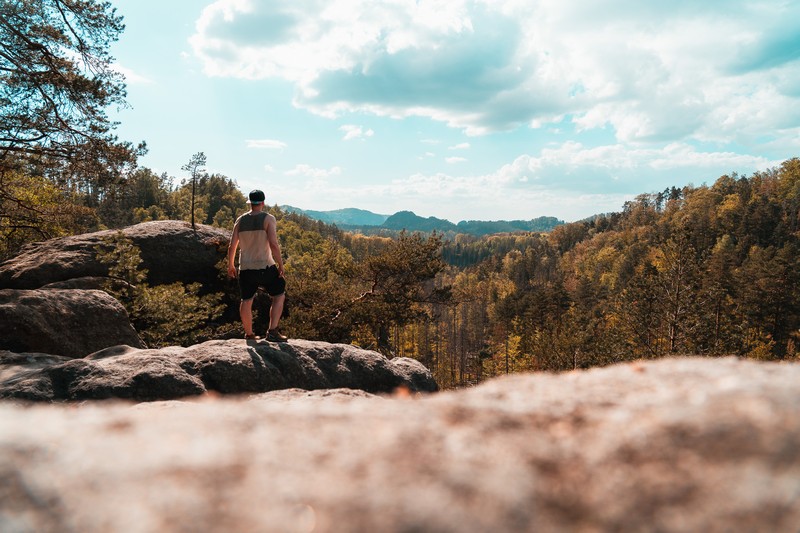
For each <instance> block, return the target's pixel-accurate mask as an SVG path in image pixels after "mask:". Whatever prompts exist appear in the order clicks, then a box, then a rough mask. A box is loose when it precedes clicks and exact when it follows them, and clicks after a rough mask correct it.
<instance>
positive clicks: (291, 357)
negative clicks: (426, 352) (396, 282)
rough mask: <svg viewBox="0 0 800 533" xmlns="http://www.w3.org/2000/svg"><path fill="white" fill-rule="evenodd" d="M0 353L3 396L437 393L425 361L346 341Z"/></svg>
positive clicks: (149, 397)
mask: <svg viewBox="0 0 800 533" xmlns="http://www.w3.org/2000/svg"><path fill="white" fill-rule="evenodd" d="M6 357H7V358H8V361H9V363H8V364H6V363H5V362H4V360H3V355H2V353H0V368H2V367H3V366H8V365H13V368H14V369H15V371H16V373H13V372H12V371H11V370H5V371H3V372H0V375H5V379H4V380H3V382H2V383H0V398H18V399H24V400H32V401H58V400H97V399H107V398H125V399H131V400H137V401H152V400H166V399H173V398H181V397H184V396H192V395H198V394H203V393H205V392H208V391H215V392H218V393H223V394H242V393H255V392H264V391H271V390H279V389H288V388H301V389H308V390H313V389H335V388H348V389H360V390H364V391H367V392H372V393H376V392H391V391H393V390H395V389H397V388H400V387H402V388H404V389H407V390H409V391H425V392H432V391H435V390H436V388H437V387H436V382H435V381H434V380H433V378H432V377H431V374H430V372H429V371H428V370H427V369H426V368H425V367H424V366H422V364H421V363H419V362H418V361H415V360H413V359H408V358H396V359H391V360H389V359H386V358H385V357H384V356H383V355H381V354H379V353H377V352H373V351H369V350H363V349H360V348H356V347H355V346H350V345H346V344H329V343H326V342H315V341H304V340H291V341H289V342H288V343H279V344H278V343H269V342H263V341H262V342H252V341H245V340H243V339H228V340H216V341H208V342H205V343H203V344H198V345H195V346H190V347H188V348H181V347H178V346H172V347H167V348H161V349H151V350H147V349H137V348H132V347H130V346H114V347H110V348H106V349H104V350H101V351H98V352H96V353H93V354H91V355H89V356H87V357H86V358H83V359H74V360H67V361H63V360H53V361H52V364H49V365H45V364H43V363H42V361H41V360H32V364H33V365H34V367H33V368H25V366H24V359H23V358H21V356H20V355H16V354H9V353H6Z"/></svg>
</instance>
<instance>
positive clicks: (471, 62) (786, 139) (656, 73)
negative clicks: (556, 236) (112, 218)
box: [112, 0, 800, 222]
mask: <svg viewBox="0 0 800 533" xmlns="http://www.w3.org/2000/svg"><path fill="white" fill-rule="evenodd" d="M112 4H113V5H114V6H115V7H116V8H117V10H118V13H119V14H122V15H123V16H124V17H125V23H126V26H127V27H126V30H125V32H124V33H123V35H122V37H121V39H120V41H119V42H117V43H115V45H114V46H113V48H112V53H113V55H114V56H115V57H116V59H117V67H118V69H119V70H120V71H121V72H123V73H124V74H125V75H126V78H127V84H128V101H129V103H130V104H131V108H130V109H126V110H123V111H122V112H120V113H119V114H117V115H115V118H116V119H117V120H119V121H120V122H121V125H120V127H119V128H118V134H119V135H120V137H121V138H123V139H125V140H129V141H133V142H138V141H140V140H144V141H146V142H147V143H148V146H149V149H150V152H149V154H148V155H147V156H146V157H144V158H143V159H142V160H141V161H140V163H141V164H142V165H143V166H146V167H149V168H151V169H153V170H154V171H156V172H158V173H161V172H167V173H168V174H170V175H172V176H175V177H176V179H177V180H180V179H181V178H185V177H186V173H185V172H183V171H181V170H180V168H181V166H182V165H184V164H185V163H187V162H188V161H189V159H190V157H191V156H192V154H194V153H196V152H200V151H202V152H205V154H206V156H207V158H208V163H207V170H208V171H210V172H218V173H221V174H224V175H226V176H228V177H230V178H232V179H234V180H236V182H237V183H238V184H239V186H240V188H241V189H242V191H243V192H245V193H247V192H248V191H249V190H250V189H252V188H261V189H263V190H264V191H265V192H266V194H267V201H268V202H269V203H270V204H276V203H277V204H289V205H294V206H297V207H301V208H305V209H320V210H331V209H339V208H344V207H359V208H362V209H368V210H371V211H374V212H377V213H383V214H392V213H394V212H396V211H400V210H411V211H414V212H416V213H417V214H419V215H422V216H437V217H440V218H447V219H450V220H452V221H453V222H458V221H460V220H497V219H531V218H535V217H538V216H556V217H558V218H560V219H563V220H566V221H573V220H578V219H581V218H584V217H587V216H590V215H592V214H596V213H601V212H609V211H618V210H620V209H621V207H622V205H623V203H624V202H625V201H626V200H628V199H630V198H632V197H634V196H636V195H637V194H640V193H645V192H657V191H660V190H663V189H664V188H666V187H669V186H673V185H674V186H683V185H686V184H690V183H691V184H694V185H700V184H702V183H708V184H711V183H713V182H714V180H716V178H718V177H719V176H721V175H722V174H726V173H731V172H737V173H739V174H740V175H749V174H751V173H752V172H754V171H757V170H765V169H768V168H772V167H775V166H777V165H779V164H780V163H781V162H782V161H784V160H785V159H788V158H791V157H797V156H800V2H798V1H797V0H788V1H781V0H754V1H736V0H730V1H728V0H725V1H723V0H706V1H702V2H701V1H697V0H673V1H671V2H645V1H642V0H609V1H606V2H592V1H589V0H583V1H581V0H506V1H503V0H435V1H432V0H416V1H414V0H217V1H215V2H214V1H211V0H174V1H170V2H168V3H165V2H155V1H153V0H112ZM167 5H168V6H169V7H168V8H166V7H165V6H167Z"/></svg>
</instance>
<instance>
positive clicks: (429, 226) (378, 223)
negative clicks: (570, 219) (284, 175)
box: [281, 206, 564, 236]
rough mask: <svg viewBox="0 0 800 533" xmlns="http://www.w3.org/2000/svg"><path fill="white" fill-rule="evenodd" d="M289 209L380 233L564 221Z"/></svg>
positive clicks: (530, 226) (521, 227) (490, 229)
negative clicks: (451, 218) (453, 218)
mask: <svg viewBox="0 0 800 533" xmlns="http://www.w3.org/2000/svg"><path fill="white" fill-rule="evenodd" d="M281 209H283V210H285V211H288V212H290V213H298V214H301V215H305V216H307V217H309V218H313V219H314V220H319V221H322V222H325V223H327V224H336V225H337V226H339V227H340V228H341V229H343V230H353V231H361V232H364V233H380V232H383V231H387V232H393V231H401V230H406V231H411V232H414V231H420V232H426V233H430V232H433V231H435V232H438V233H466V234H469V235H476V236H482V235H491V234H494V233H515V232H528V231H541V232H547V231H551V230H552V229H553V228H555V227H556V226H559V225H561V224H564V221H563V220H559V219H557V218H555V217H538V218H535V219H532V220H495V221H482V220H462V221H461V222H459V223H458V224H453V223H452V222H450V221H449V220H445V219H442V218H436V217H428V218H424V217H421V216H419V215H417V214H415V213H414V212H412V211H398V212H397V213H395V214H393V215H379V214H376V213H373V212H371V211H367V210H364V209H356V208H352V207H351V208H347V209H337V210H335V211H313V210H305V209H300V208H298V207H292V206H281Z"/></svg>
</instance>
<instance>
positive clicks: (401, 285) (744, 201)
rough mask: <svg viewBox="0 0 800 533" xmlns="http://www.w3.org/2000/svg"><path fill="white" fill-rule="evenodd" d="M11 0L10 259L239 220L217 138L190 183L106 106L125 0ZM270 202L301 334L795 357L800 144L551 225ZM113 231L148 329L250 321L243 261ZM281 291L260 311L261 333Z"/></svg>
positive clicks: (542, 360)
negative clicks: (450, 231) (134, 231)
mask: <svg viewBox="0 0 800 533" xmlns="http://www.w3.org/2000/svg"><path fill="white" fill-rule="evenodd" d="M0 15H2V16H0V21H1V22H2V23H1V24H0V73H1V74H0V102H2V105H1V106H0V260H3V259H6V258H9V257H12V256H14V255H15V254H16V253H17V252H18V251H19V250H20V248H21V247H22V246H23V245H24V244H26V243H29V242H33V241H43V240H47V239H50V238H54V237H59V236H64V235H72V234H79V233H85V232H90V231H94V230H98V229H103V228H122V227H126V226H129V225H132V224H135V223H138V222H143V221H147V220H159V219H173V220H185V221H188V222H191V224H192V225H193V226H194V225H195V224H209V225H214V226H219V227H223V228H226V229H231V228H232V226H233V223H234V220H235V219H236V216H237V215H238V214H241V213H242V212H244V211H245V210H246V203H245V198H244V196H243V195H242V193H241V191H240V190H239V188H238V186H237V184H236V182H235V181H233V180H232V179H230V178H228V177H226V176H223V175H219V174H213V175H208V174H207V173H206V172H205V171H204V165H205V162H206V161H205V159H206V158H205V155H204V154H203V153H202V152H199V153H197V154H195V155H194V156H192V158H191V159H190V161H189V162H188V163H187V164H186V165H184V166H183V168H182V169H183V170H184V171H185V172H187V175H188V176H189V178H188V179H186V180H184V181H182V182H180V183H179V184H175V183H174V181H175V180H174V178H171V177H169V176H167V175H164V174H162V175H160V176H159V175H156V174H155V173H153V172H152V171H151V170H149V169H147V168H142V167H140V166H139V165H138V163H137V158H138V156H140V155H142V154H144V153H146V150H147V147H146V145H145V144H144V143H140V144H138V145H136V146H134V145H133V144H132V143H130V142H127V141H120V140H119V139H118V138H117V136H116V135H115V134H114V129H115V128H116V126H117V123H115V122H113V121H112V120H110V119H109V116H108V114H107V112H106V110H107V109H109V108H112V107H114V106H116V107H118V108H124V107H125V106H126V105H127V103H126V101H125V96H126V86H125V79H124V76H122V75H121V74H120V73H119V72H117V71H116V70H115V69H114V58H113V57H112V56H111V55H110V53H109V47H110V45H111V44H112V43H113V42H115V41H116V40H117V39H118V38H119V35H120V34H121V32H122V31H123V30H124V24H123V20H122V17H121V16H120V15H119V14H118V13H117V12H116V10H115V9H114V8H113V7H112V6H111V5H110V4H109V3H94V2H64V1H62V0H40V1H38V2H5V3H0ZM262 188H263V189H264V190H265V191H266V193H267V199H268V201H269V200H270V196H269V195H270V187H269V183H265V184H263V187H262ZM276 200H279V199H276ZM271 211H272V213H273V214H274V215H275V216H276V217H277V218H278V234H279V238H280V241H281V246H282V248H283V254H284V256H285V263H286V277H287V282H288V287H289V289H288V301H289V308H290V315H289V316H288V317H286V319H285V320H284V321H283V322H282V325H283V327H284V330H285V332H286V333H287V334H288V335H289V336H290V337H294V338H307V339H320V340H326V341H329V342H346V343H354V344H357V345H360V346H363V347H368V348H373V349H376V350H379V351H381V352H383V353H386V354H389V355H397V356H411V357H415V358H417V359H419V360H421V361H422V362H423V363H424V364H425V365H426V366H427V367H428V368H430V369H431V371H432V372H433V374H434V377H435V378H436V380H437V382H438V383H439V385H440V387H442V388H448V387H459V386H465V385H469V384H473V383H476V382H478V381H480V380H482V379H486V378H489V377H491V376H495V375H498V374H504V373H510V372H519V371H526V370H549V371H558V370H567V369H574V368H587V367H591V366H595V365H605V364H609V363H613V362H618V361H626V360H632V359H639V358H656V357H664V356H669V355H673V354H692V355H698V356H719V355H728V354H731V355H739V356H746V357H754V358H758V359H779V360H781V359H790V358H797V353H798V343H800V253H798V252H799V251H800V242H798V241H800V227H798V226H800V160H798V159H797V158H794V159H789V160H787V161H785V162H784V163H783V164H782V165H780V167H778V168H773V169H771V170H768V171H764V172H758V173H755V174H753V175H752V176H749V177H745V176H737V175H735V174H734V175H730V176H722V177H720V178H719V179H717V180H716V181H715V183H714V184H713V185H711V186H706V185H702V186H699V187H694V186H691V185H689V186H685V187H682V188H675V187H672V188H669V189H667V190H664V191H662V192H656V193H648V194H642V195H640V196H638V197H637V198H635V199H634V200H633V201H630V202H627V203H626V204H625V205H624V207H623V210H622V211H621V212H619V213H611V214H600V215H597V216H595V217H593V218H592V219H591V220H586V221H580V222H573V223H570V224H564V225H561V226H557V227H556V228H555V229H553V230H552V231H550V232H549V233H546V234H545V233H535V232H529V233H514V234H503V235H490V236H484V237H471V236H466V235H455V236H453V237H450V236H449V235H448V238H447V239H445V238H444V236H443V235H440V234H425V235H423V234H407V233H402V232H401V233H397V234H387V235H378V236H365V235H361V234H356V233H347V232H344V231H341V230H340V229H339V228H336V227H334V226H329V225H326V224H323V223H320V222H316V221H313V220H311V219H309V218H306V217H303V216H300V215H296V214H290V213H284V212H281V210H280V209H278V208H273V209H272V210H271ZM98 248H99V249H98V250H97V253H98V257H99V259H100V260H101V261H103V262H105V263H107V264H108V265H109V274H110V279H115V280H116V282H117V283H116V284H110V285H109V287H108V291H109V292H110V293H111V294H113V295H115V296H116V297H117V298H119V299H120V301H121V302H122V303H123V304H124V305H125V306H126V308H127V309H128V313H129V315H130V318H131V321H132V322H133V324H134V326H135V327H136V328H137V331H138V332H139V334H140V335H141V336H142V338H143V339H144V340H145V341H146V342H147V343H148V344H149V345H151V346H153V347H155V346H161V345H165V344H171V343H172V344H184V345H185V344H189V343H194V342H199V341H202V340H205V339H209V338H220V337H235V336H240V335H241V331H240V327H241V326H240V325H239V323H238V316H237V313H236V307H237V305H238V300H237V298H238V294H237V288H236V285H235V282H232V281H231V280H227V279H225V274H224V273H225V269H226V265H224V264H220V265H218V266H219V269H220V276H221V279H220V283H219V286H220V287H223V289H222V290H218V289H217V288H216V287H215V288H211V287H202V286H199V285H197V284H193V285H184V284H181V283H178V284H174V285H170V286H157V287H149V286H148V285H147V283H145V281H144V280H145V279H146V278H145V274H146V273H145V272H144V271H143V269H142V268H141V267H140V263H141V259H140V257H139V251H138V250H137V249H136V247H135V246H133V245H132V244H131V242H129V241H126V239H125V238H124V236H123V235H122V234H121V233H119V234H118V235H117V237H115V238H111V239H109V241H108V242H107V243H105V245H104V246H100V247H98ZM221 255H224V253H222V254H221ZM223 263H224V261H223ZM262 300H263V299H262ZM267 306H268V302H264V301H262V302H260V304H259V307H258V308H257V309H256V312H257V313H258V311H259V310H260V311H261V313H260V315H261V316H260V317H259V320H260V321H261V322H260V326H259V322H258V321H257V322H256V324H257V327H260V328H261V331H263V328H264V327H265V324H264V315H265V314H266V313H265V310H266V307H267ZM257 331H258V330H257Z"/></svg>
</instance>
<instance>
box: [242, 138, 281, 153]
mask: <svg viewBox="0 0 800 533" xmlns="http://www.w3.org/2000/svg"><path fill="white" fill-rule="evenodd" d="M245 143H246V144H247V147H248V148H264V149H268V150H283V149H284V148H286V143H285V142H282V141H276V140H274V139H248V140H246V141H245Z"/></svg>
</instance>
